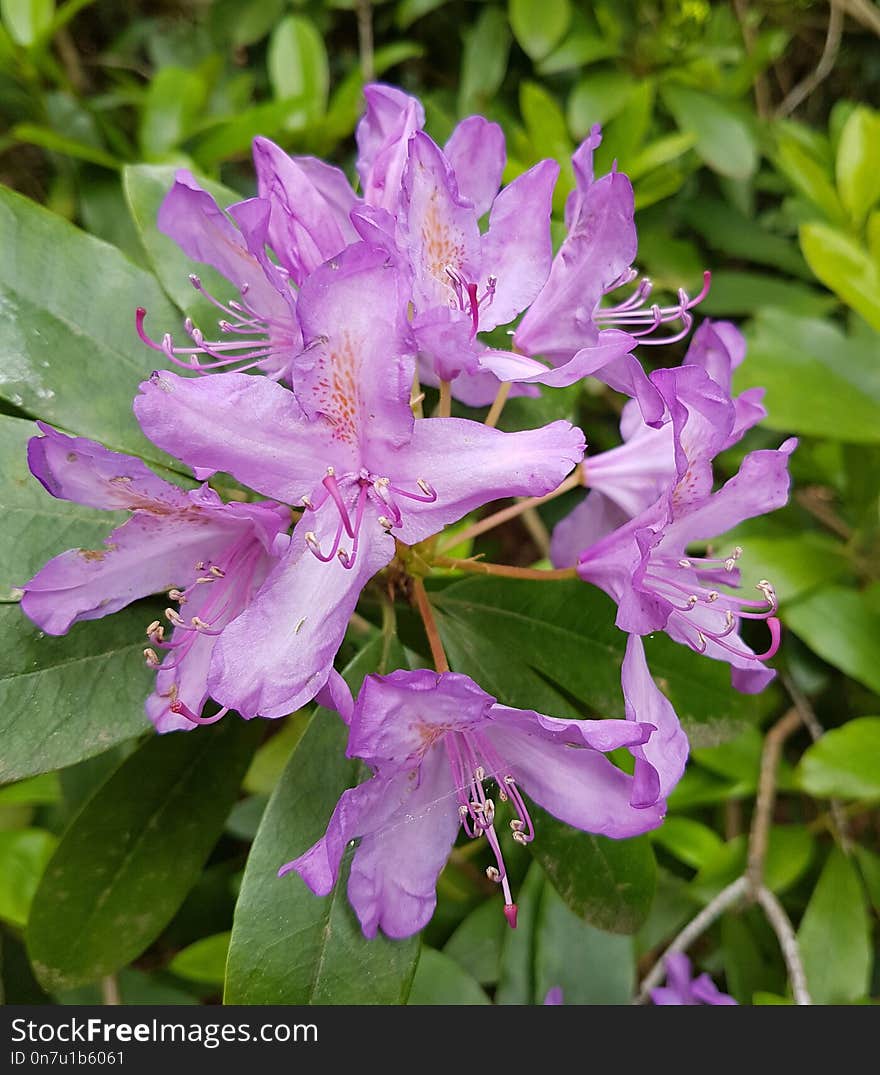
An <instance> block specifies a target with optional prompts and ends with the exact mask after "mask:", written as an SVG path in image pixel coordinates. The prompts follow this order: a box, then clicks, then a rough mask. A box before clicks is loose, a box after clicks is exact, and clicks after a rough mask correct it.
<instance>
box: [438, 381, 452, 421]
mask: <svg viewBox="0 0 880 1075" xmlns="http://www.w3.org/2000/svg"><path fill="white" fill-rule="evenodd" d="M451 414H452V383H451V382H450V381H441V382H440V402H439V403H438V405H437V417H438V418H448V417H449V416H450V415H451Z"/></svg>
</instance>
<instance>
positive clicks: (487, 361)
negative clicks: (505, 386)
mask: <svg viewBox="0 0 880 1075" xmlns="http://www.w3.org/2000/svg"><path fill="white" fill-rule="evenodd" d="M635 345H636V341H635V340H634V339H633V337H632V336H630V335H629V334H628V333H626V332H618V330H617V329H607V330H606V331H604V332H600V333H599V336H598V339H597V340H596V342H595V343H594V344H592V345H590V346H589V347H582V348H581V349H580V350H579V351H578V352H577V354H575V355H574V356H573V357H572V358H570V359H569V360H568V361H567V362H562V363H561V364H560V365H558V366H546V365H544V363H543V362H538V361H536V360H535V359H534V358H528V357H527V356H526V355H521V354H518V353H516V352H514V351H486V352H484V353H483V354H482V355H481V356H480V364H481V365H482V366H483V367H484V368H485V369H489V370H491V371H492V373H494V374H495V376H496V377H497V378H498V380H499V381H513V382H515V383H516V382H518V383H529V384H544V385H548V386H549V387H551V388H567V387H568V386H569V385H571V384H574V383H575V381H582V380H583V379H584V377H588V376H594V377H598V378H599V380H605V377H604V370H605V369H606V368H607V367H610V368H612V369H617V368H618V367H617V365H615V366H611V364H612V363H617V364H618V365H619V364H620V362H622V361H626V362H629V360H630V359H632V363H631V364H630V365H629V366H623V367H622V368H623V369H625V370H626V369H630V368H632V373H631V375H630V376H629V377H628V378H627V379H626V380H625V381H624V382H622V383H624V384H625V385H626V387H625V388H621V389H619V390H620V391H629V389H630V388H632V386H633V385H634V384H635V383H637V382H636V378H637V377H638V373H641V374H642V377H643V378H645V380H647V375H646V374H645V373H644V371H643V370H642V367H641V364H640V363H639V361H638V359H636V358H634V357H633V356H631V355H629V352H630V351H632V349H633V348H634V347H635ZM636 367H637V369H636ZM619 380H620V378H619V377H618V381H619ZM607 383H608V384H611V381H608V382H607ZM648 384H649V387H648V390H647V391H648V393H649V397H650V382H649V383H648ZM640 390H641V391H642V392H643V394H644V391H645V390H644V389H643V388H640ZM635 391H636V389H635V388H633V391H632V392H631V393H630V394H635ZM653 394H654V395H656V393H653ZM651 413H652V415H653V414H655V413H656V407H655V408H654V409H653V410H652V411H651Z"/></svg>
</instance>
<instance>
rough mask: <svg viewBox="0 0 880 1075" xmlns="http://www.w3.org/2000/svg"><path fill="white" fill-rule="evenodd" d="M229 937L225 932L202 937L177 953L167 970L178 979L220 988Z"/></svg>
mask: <svg viewBox="0 0 880 1075" xmlns="http://www.w3.org/2000/svg"><path fill="white" fill-rule="evenodd" d="M230 936H231V934H230V933H229V932H228V931H227V932H226V933H212V934H211V936H210V937H202V938H201V940H198V941H195V942H194V943H193V944H190V945H187V947H186V948H184V949H182V950H181V951H180V952H178V953H177V955H176V956H175V957H174V959H172V960H171V962H170V963H169V964H168V969H169V970H170V971H171V973H172V974H176V975H177V976H178V978H186V979H187V980H188V981H190V982H200V983H203V984H205V985H216V986H222V985H223V979H224V977H225V974H226V957H227V955H228V954H229V938H230Z"/></svg>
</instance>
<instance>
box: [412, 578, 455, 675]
mask: <svg viewBox="0 0 880 1075" xmlns="http://www.w3.org/2000/svg"><path fill="white" fill-rule="evenodd" d="M412 590H413V595H414V596H415V599H416V607H417V608H418V610H419V615H420V616H421V617H422V623H423V624H424V625H425V634H426V635H427V636H428V645H429V646H430V647H431V658H432V660H433V661H434V667H435V668H436V669H437V671H438V672H448V671H449V661H448V660H447V659H446V650H445V649H444V648H443V642H442V640H441V638H440V631H439V630H438V628H437V621H436V619H434V610H433V609H432V608H431V602H430V601H429V600H428V594H427V592H426V590H425V584H424V582H422V580H421V579H418V578H416V579H413V583H412Z"/></svg>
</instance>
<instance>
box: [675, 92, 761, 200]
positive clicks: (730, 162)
mask: <svg viewBox="0 0 880 1075" xmlns="http://www.w3.org/2000/svg"><path fill="white" fill-rule="evenodd" d="M663 100H664V101H665V102H666V106H667V108H668V109H669V111H670V112H671V113H672V114H673V116H674V117H675V122H676V123H677V124H678V126H679V128H680V129H681V130H682V131H692V132H693V133H694V134H695V135H696V136H697V145H696V150H697V153H699V155H700V156H701V157H702V158H703V160H704V161H705V162H706V164H708V165H709V167H710V168H712V169H714V170H715V171H716V172H719V173H720V174H721V175H724V176H729V177H730V178H732V179H747V178H748V177H749V176H750V175H752V174H753V173H754V171H755V169H756V168H757V166H758V150H757V145H756V143H755V137H754V135H753V133H752V130H751V128H750V126H749V125H748V123H746V122H745V120H744V119H743V118H742V115H741V114H740V112H739V111H738V110H737V109H735V108H734V107H733V106H731V105H730V104H728V103H727V102H726V101H725V100H724V99H723V98H720V97H713V96H711V95H710V94H708V93H703V92H702V91H701V90H694V89H691V88H690V87H687V86H679V85H673V84H667V85H666V86H665V87H664V89H663Z"/></svg>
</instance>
